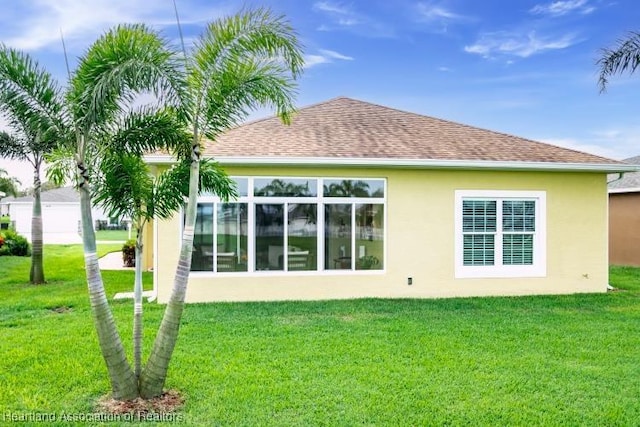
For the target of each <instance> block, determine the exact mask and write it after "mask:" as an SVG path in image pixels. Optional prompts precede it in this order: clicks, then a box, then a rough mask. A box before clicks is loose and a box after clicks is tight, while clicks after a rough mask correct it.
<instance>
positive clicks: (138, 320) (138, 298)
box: [133, 226, 143, 381]
mask: <svg viewBox="0 0 640 427" xmlns="http://www.w3.org/2000/svg"><path fill="white" fill-rule="evenodd" d="M136 228H137V230H136V233H137V234H136V277H135V282H134V285H133V365H134V373H135V375H136V379H137V381H140V373H141V372H142V254H143V246H142V236H143V235H142V233H143V231H142V230H143V227H141V226H139V227H136Z"/></svg>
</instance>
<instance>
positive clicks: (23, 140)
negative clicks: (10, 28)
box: [0, 46, 62, 284]
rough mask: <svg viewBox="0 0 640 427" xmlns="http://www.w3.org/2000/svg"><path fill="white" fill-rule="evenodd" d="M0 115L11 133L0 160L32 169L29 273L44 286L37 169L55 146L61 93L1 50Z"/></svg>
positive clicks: (21, 57) (22, 59) (0, 141)
mask: <svg viewBox="0 0 640 427" xmlns="http://www.w3.org/2000/svg"><path fill="white" fill-rule="evenodd" d="M0 111H1V112H2V113H4V115H5V116H6V117H8V119H9V126H10V128H11V129H12V131H13V132H12V133H11V134H9V133H6V132H2V133H1V134H0V153H2V157H7V158H9V159H14V160H24V161H27V162H29V163H30V164H31V166H32V167H33V199H34V200H33V212H32V217H31V244H32V252H31V271H30V274H29V280H30V281H31V283H33V284H41V283H44V282H45V277H44V267H43V245H42V243H43V242H42V206H41V202H40V194H41V184H42V182H41V180H40V169H41V167H42V163H43V161H44V157H45V155H46V154H48V153H50V152H51V151H53V150H54V149H55V147H56V145H57V144H58V140H59V138H60V136H61V135H60V134H59V132H58V130H59V127H58V124H59V123H58V122H59V119H60V113H61V111H62V106H61V96H60V89H59V88H58V86H57V85H56V83H55V82H54V80H53V78H52V77H51V75H50V74H49V73H48V72H47V71H45V70H44V69H43V68H42V67H40V66H39V65H38V63H37V62H35V61H33V60H31V58H30V57H29V56H28V55H26V54H24V53H22V52H19V51H16V50H14V49H10V48H7V47H5V46H0Z"/></svg>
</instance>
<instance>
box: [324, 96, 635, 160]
mask: <svg viewBox="0 0 640 427" xmlns="http://www.w3.org/2000/svg"><path fill="white" fill-rule="evenodd" d="M339 98H340V97H339ZM339 98H334V99H332V100H330V101H333V100H335V99H339ZM342 98H346V99H349V100H352V101H357V102H362V103H365V104H370V105H374V106H376V107H380V108H385V109H387V110H392V111H396V112H399V113H403V114H410V115H413V116H418V117H422V118H427V119H431V120H437V121H440V122H444V123H448V124H450V125H453V126H459V127H464V128H467V129H474V130H479V131H483V132H491V133H493V134H497V135H502V136H506V137H509V138H517V139H521V140H525V141H528V142H531V143H534V144H542V145H547V146H551V147H555V148H560V149H562V150H568V151H572V152H574V153H579V154H587V155H589V156H595V157H599V158H601V159H606V160H612V159H608V158H606V157H603V156H600V155H597V154H592V153H587V152H586V151H581V150H576V149H574V148H567V147H562V146H560V145H557V144H552V143H549V142H544V141H538V140H535V139H531V138H527V137H523V136H518V135H514V134H512V133H507V132H503V131H498V130H493V129H488V128H484V127H479V126H474V125H470V124H467V123H460V122H454V121H453V120H450V119H443V118H441V117H435V116H430V115H426V114H420V113H416V112H413V111H407V110H402V109H400V108H396V107H389V106H388V105H382V104H378V103H375V102H370V101H362V100H359V99H354V98H348V97H342ZM330 101H326V102H330ZM636 157H638V158H640V156H636ZM625 160H630V159H625Z"/></svg>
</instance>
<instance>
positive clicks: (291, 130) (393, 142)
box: [204, 98, 620, 164]
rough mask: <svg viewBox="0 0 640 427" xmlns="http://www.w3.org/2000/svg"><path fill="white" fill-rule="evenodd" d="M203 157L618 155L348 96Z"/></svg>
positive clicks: (237, 133)
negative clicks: (518, 134) (288, 122)
mask: <svg viewBox="0 0 640 427" xmlns="http://www.w3.org/2000/svg"><path fill="white" fill-rule="evenodd" d="M204 154H205V155H206V156H213V157H217V158H224V157H248V158H251V157H294V158H313V157H321V158H362V159H365V158H368V159H422V160H469V161H506V162H520V161H522V162H552V163H589V164H619V163H620V162H617V161H615V160H611V159H607V158H603V157H599V156H595V155H591V154H586V153H582V152H579V151H574V150H570V149H566V148H561V147H556V146H553V145H549V144H544V143H540V142H536V141H531V140H528V139H524V138H519V137H516V136H512V135H507V134H504V133H499V132H494V131H489V130H485V129H479V128H475V127H472V126H467V125H463V124H459V123H454V122H450V121H447V120H441V119H436V118H433V117H427V116H422V115H419V114H414V113H409V112H405V111H400V110H396V109H393V108H388V107H383V106H380V105H376V104H371V103H368V102H363V101H358V100H354V99H350V98H335V99H332V100H329V101H326V102H323V103H320V104H315V105H311V106H309V107H306V108H302V109H300V110H299V111H298V112H297V113H296V115H295V116H294V118H293V123H292V124H291V125H290V126H286V125H284V124H282V123H281V122H280V120H279V119H278V118H277V117H271V118H267V119H263V120H257V121H254V122H251V123H247V124H244V125H242V126H239V127H237V128H234V129H231V130H230V131H228V132H226V133H225V134H223V135H221V136H220V137H219V138H218V140H217V141H216V142H213V143H209V144H207V145H206V147H205V150H204Z"/></svg>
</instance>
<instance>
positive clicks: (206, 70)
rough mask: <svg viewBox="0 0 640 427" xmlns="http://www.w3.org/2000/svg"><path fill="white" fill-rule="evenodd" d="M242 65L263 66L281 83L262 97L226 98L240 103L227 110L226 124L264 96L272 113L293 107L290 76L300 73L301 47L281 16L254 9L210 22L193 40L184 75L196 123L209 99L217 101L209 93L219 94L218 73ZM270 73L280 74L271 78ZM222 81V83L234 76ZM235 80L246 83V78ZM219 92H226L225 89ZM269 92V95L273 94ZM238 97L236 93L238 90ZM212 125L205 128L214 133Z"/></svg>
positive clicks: (293, 78)
mask: <svg viewBox="0 0 640 427" xmlns="http://www.w3.org/2000/svg"><path fill="white" fill-rule="evenodd" d="M246 64H253V66H254V68H261V69H263V70H266V71H268V73H269V75H270V76H271V77H273V78H274V82H275V83H280V82H287V84H286V85H284V86H282V87H280V90H279V91H274V92H272V93H268V92H264V91H263V93H262V95H263V96H257V97H251V96H248V97H245V99H246V100H247V101H249V104H248V105H242V103H233V102H230V103H228V105H229V106H231V105H236V106H237V107H239V106H243V108H240V109H238V110H231V109H230V110H227V111H229V112H232V114H231V117H230V120H229V121H228V124H232V123H237V122H238V121H239V120H240V119H241V118H244V117H246V115H247V108H249V109H250V108H252V107H254V106H256V105H261V104H263V103H264V102H265V101H268V102H267V104H268V105H272V106H276V107H277V110H278V111H277V112H278V114H279V115H282V116H283V118H287V115H288V114H289V113H290V111H291V110H293V105H292V103H291V98H292V97H293V94H294V89H295V86H294V84H293V81H294V80H295V79H296V78H297V77H298V76H299V75H300V73H301V72H302V67H303V64H304V60H303V57H302V52H301V46H300V45H299V42H298V40H297V37H296V33H295V31H294V30H293V29H292V27H291V25H290V24H289V23H288V22H287V21H286V20H285V19H284V18H283V17H282V16H273V15H272V14H271V13H270V12H269V11H268V10H267V9H257V10H254V11H249V12H246V13H242V14H238V15H235V16H233V17H229V18H226V19H222V20H218V21H215V22H213V23H211V24H210V25H209V26H208V27H207V30H206V31H205V33H204V34H203V35H202V37H201V38H200V39H199V41H198V42H197V43H196V46H195V51H194V54H193V58H192V62H191V66H190V68H189V70H188V71H189V76H188V79H189V86H190V87H191V88H192V90H193V91H194V93H196V94H197V95H196V96H193V98H194V99H195V105H194V106H193V107H194V113H193V115H192V119H194V120H195V121H196V123H197V124H198V125H200V124H201V122H202V120H203V116H205V115H206V114H207V111H210V110H211V104H216V102H219V100H217V99H210V97H209V96H210V95H211V94H215V93H220V90H218V89H216V85H217V84H219V83H220V81H221V79H222V77H221V76H229V75H231V74H232V73H233V71H238V70H242V69H243V68H246ZM244 74H245V75H247V74H248V73H246V72H245V73H244ZM276 76H280V78H279V79H275V77H276ZM225 80H226V81H227V83H229V82H230V81H234V79H232V80H229V79H225ZM235 81H237V82H240V81H242V82H244V83H246V81H247V79H235ZM244 87H247V86H246V85H245V86H244ZM225 92H227V93H229V92H231V91H230V90H229V89H228V88H227V89H226V90H225ZM270 95H274V98H273V99H272V98H271V97H270ZM281 95H283V96H281ZM238 98H242V96H239V95H238ZM285 101H286V102H285ZM194 116H195V118H194ZM223 127H224V126H223ZM213 129H215V127H213V128H211V129H209V131H208V133H215V132H212V130H213Z"/></svg>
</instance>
